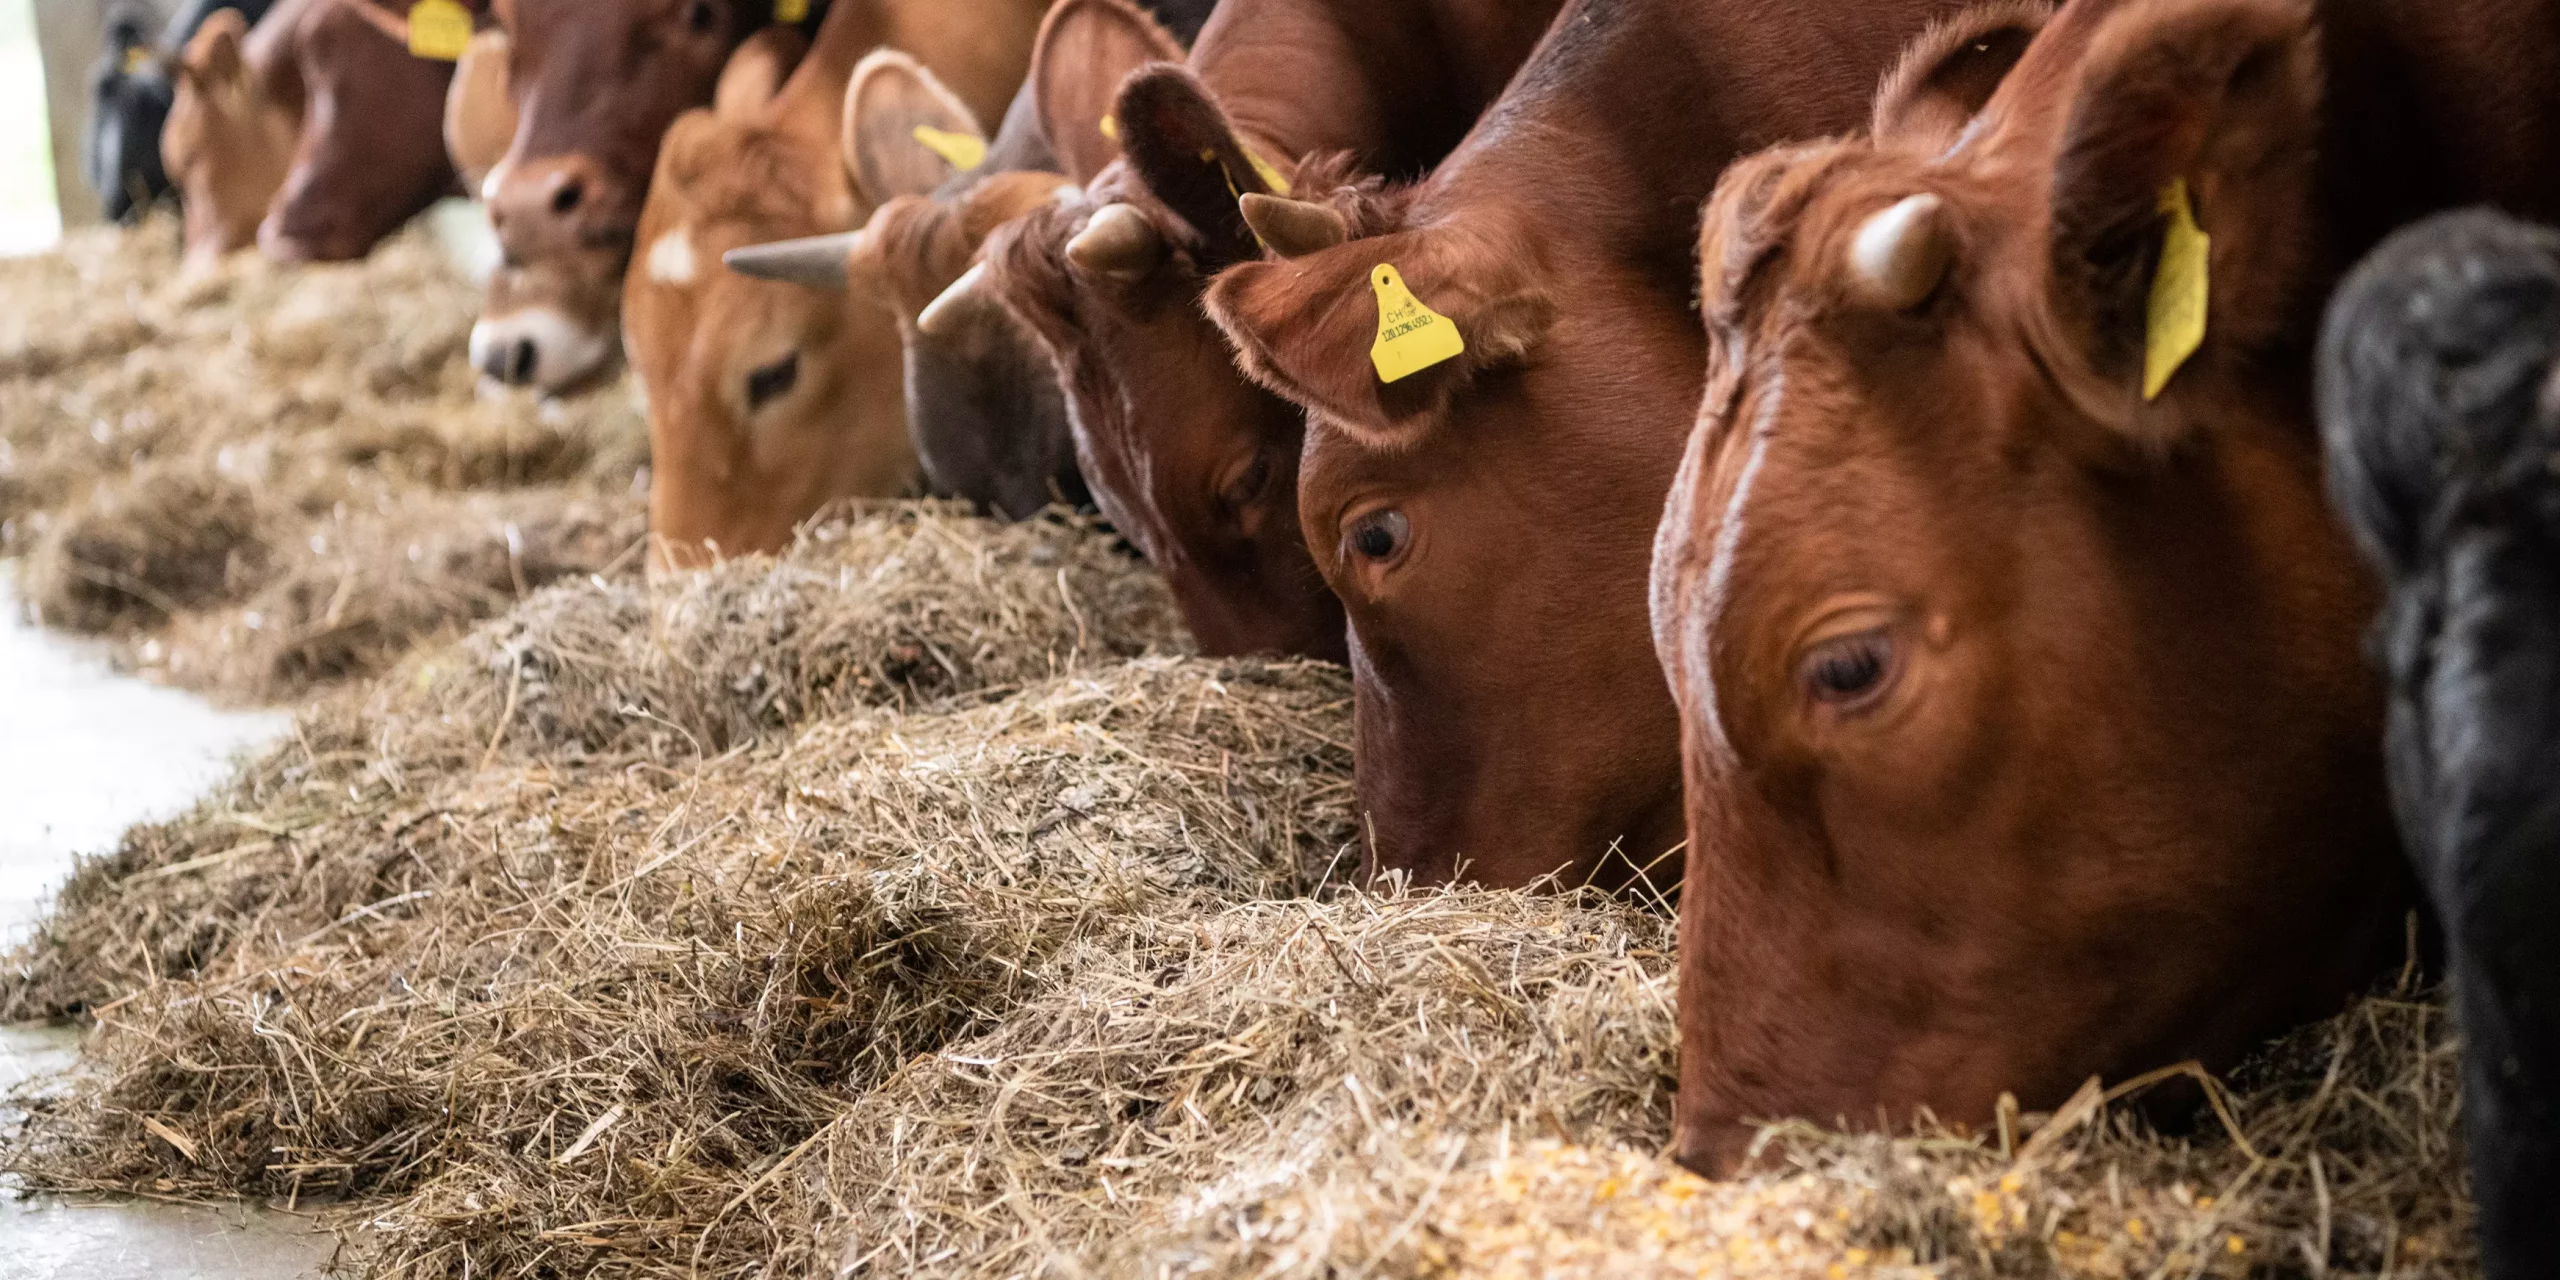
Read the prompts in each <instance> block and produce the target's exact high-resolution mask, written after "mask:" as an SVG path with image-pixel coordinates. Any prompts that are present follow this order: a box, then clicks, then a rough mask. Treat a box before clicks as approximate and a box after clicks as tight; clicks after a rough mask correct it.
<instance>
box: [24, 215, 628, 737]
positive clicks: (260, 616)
mask: <svg viewBox="0 0 2560 1280" xmlns="http://www.w3.org/2000/svg"><path fill="white" fill-rule="evenodd" d="M0 291H5V293H6V294H7V296H8V297H9V299H10V301H11V304H12V310H11V313H10V314H9V315H7V316H5V317H0V556H24V557H26V559H27V563H26V565H25V568H24V572H23V573H22V574H21V575H20V578H19V586H20V589H21V591H22V593H23V594H24V596H25V597H26V604H27V607H28V608H29V609H30V610H31V611H32V612H34V613H35V614H36V616H37V617H38V618H40V619H41V620H43V621H45V622H47V623H50V624H53V625H57V626H63V627H67V628H71V629H74V630H79V631H84V632H90V633H93V634H98V635H103V636H106V637H108V638H110V639H112V640H114V641H116V642H117V648H118V651H119V653H120V656H121V657H122V658H123V659H124V660H125V661H126V662H128V663H129V664H131V665H133V666H136V667H140V668H144V669H148V670H151V671H153V672H155V673H156V674H159V675H161V676H163V677H165V678H167V679H170V680H172V681H174V682H176V683H179V684H183V685H187V686H190V687H193V688H197V689H201V690H204V691H206V692H209V693H212V694H215V695H217V696H220V697H223V698H226V699H228V700H234V701H281V700H287V699H291V698H294V697H297V696H299V695H301V694H302V693H304V692H306V691H307V690H309V689H311V688H313V687H316V686H320V685H325V684H328V683H331V682H335V681H339V680H343V679H345V678H348V677H351V676H357V675H364V674H369V673H371V672H374V671H378V670H381V669H382V668H383V667H385V666H387V665H388V664H389V663H390V662H392V661H394V660H396V658H397V657H398V656H399V655H400V654H401V653H403V652H405V651H406V650H407V649H408V648H409V646H410V645H411V644H412V643H414V642H415V641H417V640H418V639H419V638H421V637H424V636H433V635H438V634H442V633H446V632H450V631H453V630H456V629H459V628H460V627H463V626H467V625H468V624H470V623H472V622H475V621H478V620H480V619H482V618H486V617H489V616H491V615H493V614H495V613H497V612H499V611H500V610H502V609H503V608H505V607H506V606H508V605H510V604H512V603H514V602H515V601H516V600H518V599H520V598H522V596H523V595H524V594H525V593H526V592H527V591H529V590H530V589H531V588H534V587H539V586H541V585H543V584H544V583H546V582H548V581H551V580H552V579H554V578H557V577H561V576H568V575H582V574H587V573H594V572H599V571H603V570H606V569H608V568H614V569H617V570H618V571H619V570H623V569H636V567H637V564H638V560H637V557H636V555H634V554H632V552H633V548H635V547H636V546H637V545H638V542H639V539H640V537H641V535H642V533H643V526H644V520H643V513H642V505H643V504H642V500H641V499H642V495H643V493H644V492H645V489H646V483H645V466H646V454H647V426H646V423H645V421H644V420H643V418H642V417H641V415H640V414H639V413H638V412H637V410H636V409H634V407H633V406H632V403H631V397H630V395H629V393H628V391H627V390H625V389H623V388H620V387H610V388H605V389H602V390H599V391H597V392H595V393H593V394H590V395H587V396H583V397H579V398H577V399H574V400H570V401H565V402H563V401H551V402H545V401H540V400H537V399H535V398H533V397H531V396H527V395H517V394H512V393H510V394H495V393H488V394H484V393H482V392H481V391H479V390H478V389H477V388H476V386H475V379H474V377H473V375H472V373H471V371H470V369H469V368H468V367H467V361H466V360H465V359H464V350H465V348H466V346H467V345H468V338H469V332H470V326H471V323H472V319H473V316H474V314H475V312H476V310H477V307H478V297H477V294H476V292H475V291H474V290H473V289H472V288H471V287H470V286H469V284H468V283H467V282H465V281H464V280H463V279H461V278H460V276H459V275H458V274H457V273H456V272H455V271H454V270H453V269H452V268H451V266H450V265H449V264H448V262H447V260H446V258H445V256H444V255H443V253H442V252H441V251H440V250H439V249H438V248H437V247H436V245H435V243H434V242H433V240H432V238H431V236H430V234H429V233H428V232H427V231H425V230H424V229H418V230H413V231H410V232H408V233H405V234H403V235H402V236H400V237H398V238H396V239H394V240H393V241H391V242H389V243H388V244H386V245H385V246H384V247H383V248H382V249H381V250H380V251H378V252H377V253H375V254H374V255H373V257H372V258H370V259H369V260H367V261H365V262H363V263H359V264H352V265H347V266H331V267H301V268H279V267H276V266H273V265H271V264H267V263H265V262H263V261H261V260H260V259H258V258H257V257H256V256H255V255H242V256H239V257H235V258H233V259H231V260H229V261H227V262H225V263H224V264H222V265H221V266H220V267H219V268H218V269H217V270H215V271H214V272H212V273H210V274H208V275H205V276H202V277H198V278H192V279H189V278H182V277H181V275H180V272H179V270H178V261H177V233H176V229H175V227H174V226H173V225H171V224H169V223H167V222H165V221H163V222H157V223H153V224H150V225H147V226H145V227H142V228H139V229H137V230H134V231H117V230H98V231H84V232H77V233H74V234H73V235H72V236H71V237H70V238H69V240H68V241H67V243H66V244H65V246H64V247H63V248H62V250H60V251H59V252H57V253H54V254H49V255H45V256H42V257H36V258H28V259H22V260H15V261H8V262H0Z"/></svg>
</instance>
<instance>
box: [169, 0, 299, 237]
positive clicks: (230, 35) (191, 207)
mask: <svg viewBox="0 0 2560 1280" xmlns="http://www.w3.org/2000/svg"><path fill="white" fill-rule="evenodd" d="M293 12H294V11H292V10H290V9H287V10H284V11H282V12H279V13H278V14H277V15H276V16H277V17H278V18H280V19H287V20H289V19H290V18H291V17H292V16H293ZM274 38H275V37H274V36H273V35H269V36H267V37H266V39H265V40H262V41H261V42H260V46H261V47H260V48H259V50H258V52H259V54H260V55H261V56H259V57H257V58H256V59H255V60H254V61H253V59H252V58H251V56H250V41H249V28H248V23H247V22H246V21H245V20H244V19H242V18H241V16H240V14H239V11H237V10H234V9H222V10H218V11H216V12H215V13H214V14H213V15H212V16H211V17H209V18H207V19H205V22H204V25H203V26H202V27H200V28H198V29H197V30H196V34H195V38H194V39H191V40H189V41H188V42H187V47H186V49H185V51H184V52H182V53H181V54H180V55H179V57H178V62H177V72H178V87H177V94H176V98H175V100H174V101H173V102H172V103H171V104H170V107H169V121H168V124H167V125H165V126H163V128H162V130H161V134H160V158H161V163H162V165H163V167H164V168H166V169H167V171H168V174H169V181H170V184H171V185H172V186H174V187H175V188H176V189H177V191H178V195H179V199H180V200H181V201H182V203H183V204H184V206H185V211H186V212H185V217H186V245H187V265H188V267H189V269H190V270H202V269H203V268H205V267H207V266H210V265H211V264H212V263H213V261H214V260H215V259H218V258H220V257H221V256H222V255H224V254H226V253H230V252H231V251H233V250H235V249H245V248H247V247H249V246H250V245H251V244H253V243H255V242H256V241H257V238H258V224H259V223H260V222H262V221H264V220H265V219H266V216H267V208H268V206H269V205H270V204H272V203H273V202H274V201H275V197H276V192H278V191H279V190H282V189H283V187H284V181H285V175H286V173H288V172H289V171H291V169H292V168H293V153H294V148H295V145H296V141H297V138H298V136H299V134H300V132H301V129H302V84H301V80H300V77H299V74H298V72H297V71H296V69H295V68H294V67H293V65H292V63H291V60H290V59H289V58H287V57H285V56H283V55H282V53H281V51H273V50H270V49H269V48H267V47H265V45H266V41H267V40H273V39H274Z"/></svg>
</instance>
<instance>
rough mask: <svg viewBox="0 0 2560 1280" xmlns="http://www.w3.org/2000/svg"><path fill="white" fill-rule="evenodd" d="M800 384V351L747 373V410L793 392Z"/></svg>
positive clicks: (751, 410) (762, 405) (755, 408)
mask: <svg viewBox="0 0 2560 1280" xmlns="http://www.w3.org/2000/svg"><path fill="white" fill-rule="evenodd" d="M798 385H800V353H799V352H797V351H794V352H792V353H791V354H790V355H787V356H784V357H783V358H781V359H779V360H776V361H774V362H773V363H772V364H769V365H766V366H765V367H763V368H761V369H758V370H756V371H755V372H753V373H750V374H748V375H747V411H748V412H750V413H753V412H754V411H756V410H758V409H761V408H763V407H765V406H766V405H768V404H771V403H773V402H774V401H776V400H779V399H781V398H782V397H784V396H786V395H789V394H791V389H792V388H793V387H796V386H798Z"/></svg>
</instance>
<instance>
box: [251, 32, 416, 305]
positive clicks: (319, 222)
mask: <svg viewBox="0 0 2560 1280" xmlns="http://www.w3.org/2000/svg"><path fill="white" fill-rule="evenodd" d="M407 40H408V28H407V24H406V23H404V22H402V21H401V20H400V19H399V17H398V16H397V15H395V14H393V13H392V12H391V11H390V10H388V9H385V8H382V7H380V6H379V5H376V4H374V3H372V0H331V2H324V3H320V4H316V5H314V6H312V8H311V9H310V10H309V12H308V13H307V14H306V15H305V16H304V18H303V20H302V22H301V26H300V29H299V30H298V31H297V32H296V33H295V40H294V45H295V57H296V61H297V62H298V63H299V65H300V66H301V71H302V82H303V85H304V86H305V94H306V98H307V101H308V106H307V108H306V110H305V111H304V112H303V126H302V131H301V140H300V145H299V146H298V148H297V149H296V151H295V154H294V161H293V168H292V172H291V173H290V174H288V175H287V176H286V178H285V180H284V187H283V190H282V191H281V192H279V193H278V194H277V195H276V198H275V202H274V205H273V207H272V208H271V209H270V210H269V212H268V213H267V215H266V220H265V222H264V223H263V224H262V225H260V227H259V228H258V245H259V247H260V248H261V249H263V250H264V251H265V252H266V254H267V256H268V257H270V258H274V259H276V260H278V261H281V262H337V261H344V260H347V259H352V258H360V257H363V256H364V255H365V254H367V253H369V252H371V251H372V249H373V246H374V245H375V244H376V243H378V242H380V241H381V239H382V238H383V237H384V236H387V235H390V234H391V233H392V232H393V231H396V230H398V229H399V227H400V225H401V224H402V223H404V222H407V221H408V220H409V219H410V218H411V217H413V216H415V215H416V214H417V213H418V212H419V211H420V210H422V209H425V208H426V207H427V206H428V205H430V204H433V203H434V202H435V201H436V199H437V198H438V197H440V196H442V195H444V194H445V193H446V192H447V191H450V190H452V189H453V181H454V175H453V165H452V162H451V161H450V160H448V159H447V158H446V155H445V148H444V146H443V145H442V144H441V134H440V128H439V125H440V121H441V119H442V116H443V111H444V102H445V96H446V93H445V90H446V86H447V85H448V83H449V82H450V81H451V79H452V76H453V67H452V64H450V63H445V62H438V61H434V60H432V59H426V58H419V57H415V56H412V55H411V54H410V52H409V50H408V47H407Z"/></svg>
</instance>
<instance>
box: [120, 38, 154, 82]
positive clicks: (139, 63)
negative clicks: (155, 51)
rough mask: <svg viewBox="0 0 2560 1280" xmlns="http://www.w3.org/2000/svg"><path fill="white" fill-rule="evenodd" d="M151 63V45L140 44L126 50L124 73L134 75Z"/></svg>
mask: <svg viewBox="0 0 2560 1280" xmlns="http://www.w3.org/2000/svg"><path fill="white" fill-rule="evenodd" d="M150 65H151V46H150V45H147V44H138V45H135V46H133V47H132V48H130V49H127V50H125V51H124V73H125V74H126V75H134V74H136V73H138V72H140V71H141V70H142V69H143V68H144V67H147V66H150Z"/></svg>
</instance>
